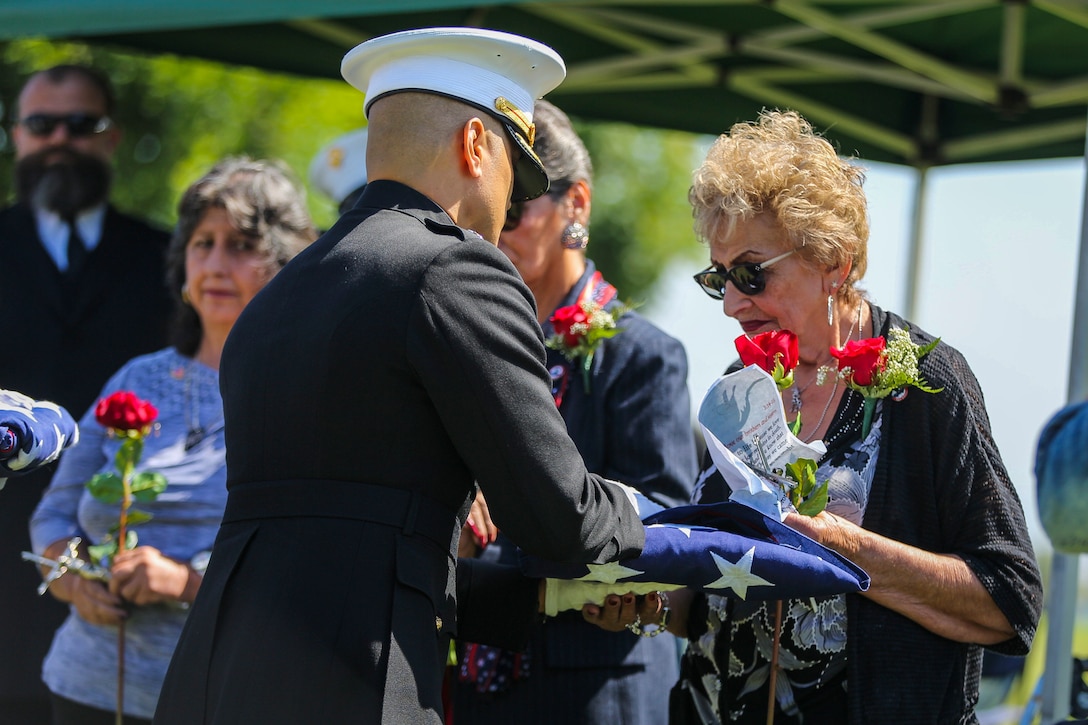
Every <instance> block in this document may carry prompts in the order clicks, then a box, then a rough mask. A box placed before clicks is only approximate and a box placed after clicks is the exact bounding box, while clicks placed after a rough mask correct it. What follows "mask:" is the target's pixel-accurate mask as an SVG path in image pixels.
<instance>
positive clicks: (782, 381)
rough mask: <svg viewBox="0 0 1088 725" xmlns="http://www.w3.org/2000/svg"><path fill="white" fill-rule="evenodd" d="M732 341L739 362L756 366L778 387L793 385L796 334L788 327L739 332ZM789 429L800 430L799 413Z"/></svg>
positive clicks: (795, 365)
mask: <svg viewBox="0 0 1088 725" xmlns="http://www.w3.org/2000/svg"><path fill="white" fill-rule="evenodd" d="M733 343H734V344H735V345H736V346H737V353H738V354H740V361H741V362H742V363H744V365H745V366H746V367H747V366H748V365H755V366H757V367H759V368H761V369H763V370H765V371H766V372H767V373H769V374H770V376H771V377H772V378H773V379H774V382H775V385H777V386H778V389H779V390H780V391H781V390H785V389H787V388H789V387H790V386H792V385H793V369H794V368H795V367H797V361H798V355H797V335H795V334H793V333H792V332H790V331H789V330H771V331H770V332H763V333H760V334H758V335H756V336H755V337H748V336H747V335H741V336H740V337H738V338H737V339H736V340H734V341H733ZM790 432H791V433H793V434H794V435H797V434H798V433H800V432H801V412H800V411H798V412H797V417H796V418H795V419H794V421H793V423H791V424H790Z"/></svg>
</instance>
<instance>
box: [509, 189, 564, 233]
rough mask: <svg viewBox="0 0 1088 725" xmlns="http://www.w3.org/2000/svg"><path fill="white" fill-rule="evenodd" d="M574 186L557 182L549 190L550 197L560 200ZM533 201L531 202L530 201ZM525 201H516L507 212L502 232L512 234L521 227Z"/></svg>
mask: <svg viewBox="0 0 1088 725" xmlns="http://www.w3.org/2000/svg"><path fill="white" fill-rule="evenodd" d="M571 186H573V184H571V183H569V182H557V183H555V184H552V186H551V188H550V189H548V196H550V197H551V198H553V199H558V198H559V197H561V196H563V195H564V194H566V193H567V191H568V190H569V189H570V187H571ZM530 201H531V200H530ZM525 203H526V202H524V201H515V202H514V203H512V204H511V205H510V208H509V209H507V210H506V221H505V222H503V225H502V230H503V231H504V232H512V231H514V230H515V229H517V228H518V226H520V225H521V216H522V215H523V214H524V213H525Z"/></svg>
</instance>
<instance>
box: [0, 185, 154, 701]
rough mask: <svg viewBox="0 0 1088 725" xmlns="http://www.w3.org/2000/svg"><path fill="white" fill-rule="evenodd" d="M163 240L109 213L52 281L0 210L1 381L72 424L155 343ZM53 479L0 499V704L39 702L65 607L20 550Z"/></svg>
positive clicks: (33, 244)
mask: <svg viewBox="0 0 1088 725" xmlns="http://www.w3.org/2000/svg"><path fill="white" fill-rule="evenodd" d="M168 239H169V235H168V234H167V233H166V232H164V231H161V230H158V229H153V228H152V227H150V226H148V225H147V224H145V223H144V222H142V221H140V220H138V219H134V218H133V217H130V216H126V215H124V214H121V213H120V212H118V211H116V210H114V209H113V208H109V209H107V211H106V216H105V220H104V222H103V229H102V239H101V242H100V243H99V245H98V246H97V247H96V248H95V249H94V250H93V251H92V252H91V253H90V255H89V256H88V258H87V262H86V264H85V266H84V267H83V270H82V271H81V272H80V274H79V275H78V276H77V277H76V278H75V279H74V280H70V281H66V280H64V279H63V278H62V276H61V274H60V272H59V271H58V270H57V267H56V265H55V264H54V262H53V259H52V258H51V257H50V256H49V254H48V252H46V251H45V248H44V247H43V246H42V243H41V240H40V239H39V237H38V231H37V227H36V225H35V222H34V215H33V213H32V211H31V210H30V208H29V207H27V206H26V205H23V204H15V205H14V206H10V207H8V208H6V209H4V210H2V211H0V311H2V312H0V314H2V315H3V327H4V333H5V339H6V344H5V345H4V347H3V352H2V354H0V385H2V386H3V387H5V388H10V389H12V390H18V391H19V392H21V393H25V394H26V395H29V396H31V397H33V398H37V399H41V400H51V401H54V402H56V403H60V404H61V405H63V406H64V407H66V408H67V409H68V410H69V411H71V413H72V415H73V416H75V417H77V418H78V417H79V416H80V415H82V413H83V411H84V410H86V409H87V408H88V407H89V406H90V405H91V404H92V403H93V402H94V400H95V396H97V395H98V393H99V392H100V391H101V389H102V385H103V384H104V383H105V382H106V380H107V379H108V378H109V376H110V375H112V374H113V373H114V372H116V370H117V369H118V368H119V367H121V365H122V364H124V363H125V362H127V361H128V360H129V359H130V358H132V357H135V356H136V355H142V354H144V353H147V352H151V351H153V350H157V349H159V348H161V347H163V346H164V345H165V344H166V326H167V319H168V316H169V309H170V300H169V295H168V294H167V291H166V286H165V283H164V282H163V279H164V266H163V260H164V257H165V253H166V246H167V242H168ZM51 476H52V471H51V470H43V471H38V472H36V473H33V474H30V475H28V476H26V477H24V478H20V479H18V480H17V481H12V482H11V483H10V484H9V485H8V486H6V487H5V489H4V491H3V492H0V622H3V623H4V624H3V626H0V699H4V698H8V697H18V698H26V697H30V696H31V695H34V694H36V695H39V696H41V697H44V696H45V695H46V692H45V689H44V686H43V685H42V684H41V663H42V659H43V658H44V657H45V653H46V650H47V649H48V647H49V643H50V642H51V641H52V638H53V632H54V631H55V630H56V628H57V627H58V626H60V623H61V622H62V621H63V619H64V615H65V614H66V608H65V607H64V606H62V605H61V604H59V603H58V602H56V601H55V600H54V599H53V598H52V597H50V596H43V597H39V596H37V594H36V592H35V588H36V587H37V584H38V582H39V581H40V577H39V576H38V574H37V572H36V570H35V567H34V566H33V565H31V564H28V563H26V562H23V561H22V560H21V559H20V558H19V552H20V551H23V550H27V549H29V548H30V540H29V537H28V533H27V522H28V520H29V518H30V514H31V512H32V511H33V510H34V506H35V505H36V504H37V503H38V499H39V498H41V492H42V490H43V489H44V488H45V486H46V484H48V482H49V479H50V477H51Z"/></svg>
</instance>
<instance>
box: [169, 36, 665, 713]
mask: <svg viewBox="0 0 1088 725" xmlns="http://www.w3.org/2000/svg"><path fill="white" fill-rule="evenodd" d="M342 71H343V73H344V76H345V78H346V79H347V80H348V81H349V82H350V83H351V84H352V85H354V86H356V87H357V88H359V89H360V90H363V91H364V92H365V93H366V109H365V110H366V113H367V116H368V119H369V133H370V149H369V150H368V155H367V166H368V171H369V176H370V179H369V183H368V184H367V188H366V190H365V191H364V193H363V195H362V197H361V199H360V200H359V202H358V203H357V204H356V205H355V207H354V208H353V209H352V210H351V211H349V212H348V213H347V214H345V215H344V216H343V217H341V218H340V220H339V221H338V222H337V223H336V225H334V227H333V228H332V229H331V230H330V231H329V232H328V233H327V234H326V235H325V236H323V237H322V238H321V239H319V240H318V241H317V242H315V243H314V245H312V246H311V247H310V248H309V249H307V250H306V251H304V252H303V253H302V254H300V255H299V256H298V257H296V258H295V260H293V261H292V262H291V263H290V264H288V265H287V266H286V267H285V268H284V269H283V271H281V272H280V273H279V274H278V275H277V276H276V278H275V279H274V280H272V282H270V283H269V285H268V286H267V287H266V288H265V289H264V290H263V291H262V292H261V293H260V294H259V295H258V296H257V297H256V298H255V299H254V300H253V301H252V302H251V303H250V304H249V306H248V307H247V308H246V310H245V312H244V313H243V314H242V316H241V318H240V319H239V320H238V322H237V323H236V325H235V327H234V329H233V331H232V333H231V336H230V338H229V340H228V341H227V345H226V348H225V350H224V353H223V361H222V367H221V371H220V376H221V387H222V390H223V398H224V411H225V416H226V438H227V451H228V453H227V471H228V473H227V475H228V489H229V499H228V503H227V511H226V514H225V516H224V523H223V526H222V528H221V529H220V533H219V537H218V539H217V541H216V544H215V548H214V550H213V553H212V556H211V563H210V566H209V568H208V571H207V575H206V577H205V579H204V583H203V586H202V587H201V592H200V596H199V597H198V599H197V601H196V603H195V605H194V607H193V609H192V612H191V615H190V618H189V621H188V623H187V626H186V630H185V632H184V633H183V634H182V638H181V642H180V643H179V646H178V649H177V651H176V653H175V656H174V660H173V663H172V665H171V670H170V672H169V674H168V675H167V680H166V684H165V686H164V688H163V692H162V696H161V699H160V702H159V707H158V710H157V713H156V722H157V723H161V724H170V723H185V724H186V725H191V724H192V723H198V722H207V723H232V724H233V723H251V722H260V723H298V722H329V723H338V722H362V723H377V722H382V723H390V724H392V723H396V724H397V725H403V724H409V723H428V724H431V725H433V724H436V723H440V722H441V716H440V714H439V713H440V711H441V695H440V684H441V679H442V670H443V665H444V662H445V659H446V656H447V653H448V651H449V641H450V638H451V637H452V636H453V635H455V634H457V635H458V636H465V637H468V638H471V639H474V640H475V641H484V642H491V643H493V644H497V645H500V646H511V645H513V646H517V645H519V644H521V643H523V642H524V640H525V638H526V637H527V635H528V631H529V629H530V625H531V623H532V622H533V621H534V619H535V618H536V617H537V615H536V608H537V592H538V585H537V583H536V582H532V581H528V582H526V581H523V580H521V579H520V577H519V576H518V575H517V572H516V570H514V571H513V576H511V575H510V572H509V571H508V570H500V571H497V572H496V571H491V570H488V569H485V568H484V567H483V566H482V565H480V564H477V563H473V562H466V563H465V564H464V565H463V566H456V567H455V564H456V562H455V559H454V557H453V553H454V551H455V545H456V541H457V538H458V534H459V532H460V530H461V526H462V525H463V523H464V519H465V516H466V513H467V509H468V505H469V503H470V502H471V500H472V498H473V495H474V486H473V482H474V481H477V482H478V483H479V485H480V487H481V489H482V490H483V491H484V492H485V494H486V496H487V500H488V502H489V506H490V510H491V512H492V515H493V517H494V519H495V520H496V522H497V523H498V525H499V526H501V527H502V529H503V530H504V531H505V532H507V534H509V535H510V537H511V538H512V539H513V540H514V541H515V542H517V543H518V544H519V545H521V546H522V547H523V548H525V549H526V550H527V551H529V552H532V553H535V554H538V555H540V556H544V557H547V558H549V559H553V560H562V561H575V560H577V561H587V562H598V563H600V562H606V561H612V560H616V559H620V558H626V557H630V556H633V555H636V554H637V553H638V552H639V551H640V550H641V546H642V542H643V536H644V534H643V528H642V525H641V522H640V521H639V519H638V514H637V513H636V512H635V510H634V508H632V507H631V506H630V505H629V503H628V500H627V492H626V491H625V490H624V489H623V488H622V487H620V486H618V485H615V484H613V483H610V482H607V481H605V480H604V479H601V478H599V477H598V476H595V475H593V474H590V473H588V472H587V471H586V468H585V465H584V463H583V461H582V459H581V457H580V456H579V455H578V452H577V449H576V448H575V446H574V444H573V442H572V441H571V440H570V438H569V437H568V435H567V433H566V428H565V425H564V423H563V420H562V418H561V417H560V415H559V413H558V411H557V410H556V407H555V403H554V402H553V400H552V397H551V392H550V383H549V377H548V372H547V370H546V368H545V363H544V361H545V350H544V345H543V338H542V334H541V330H540V326H539V324H538V323H537V321H536V312H535V309H534V303H533V298H532V295H531V293H530V291H529V289H528V288H527V287H526V286H525V285H524V283H522V281H521V280H520V277H519V276H518V274H517V272H516V270H515V269H514V267H513V266H512V264H511V263H510V262H509V261H508V260H507V258H506V257H505V255H503V254H502V253H501V252H500V251H499V250H498V249H497V248H496V246H495V244H494V242H495V240H496V239H497V238H498V232H499V230H500V228H501V226H502V223H503V219H504V218H505V214H506V207H507V205H508V203H509V201H510V199H511V193H513V198H514V199H528V198H533V197H535V196H539V195H540V194H542V193H544V191H545V190H546V189H547V176H546V174H545V173H544V170H543V166H542V165H541V163H540V160H539V159H538V158H537V157H536V155H535V154H534V153H533V152H532V140H533V126H532V108H533V100H534V99H535V98H538V97H540V96H542V95H543V94H544V93H546V92H547V91H549V90H551V89H552V88H554V87H555V86H556V85H557V84H558V83H559V82H560V81H561V80H562V78H563V76H564V74H565V70H564V67H563V63H562V60H561V59H560V58H559V56H558V55H557V54H556V53H555V52H554V51H552V50H551V49H550V48H547V47H546V46H543V45H541V44H539V43H536V42H534V41H530V40H527V39H525V38H520V37H517V36H512V35H509V34H505V33H498V32H495V31H487V30H479V29H466V28H439V29H423V30H415V31H406V32H403V33H395V34H393V35H389V36H383V37H380V38H376V39H373V40H371V41H368V42H366V43H363V44H362V45H360V46H358V47H357V48H355V49H354V50H352V51H351V52H349V53H348V55H347V56H346V57H345V59H344V63H343V66H342ZM409 120H411V122H409ZM416 121H418V126H415V125H414V124H415V123H416ZM447 130H449V132H447ZM427 134H430V135H429V136H427ZM406 138H408V139H413V141H412V142H411V144H407V145H406V144H405V143H404V139H406ZM375 149H378V150H379V151H377V152H375ZM473 229H475V230H476V231H472V230H473ZM477 232H478V233H477Z"/></svg>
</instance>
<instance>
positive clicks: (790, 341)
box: [735, 330, 797, 375]
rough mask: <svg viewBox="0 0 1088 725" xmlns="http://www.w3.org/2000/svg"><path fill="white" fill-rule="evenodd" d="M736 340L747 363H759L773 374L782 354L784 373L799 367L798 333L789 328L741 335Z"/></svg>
mask: <svg viewBox="0 0 1088 725" xmlns="http://www.w3.org/2000/svg"><path fill="white" fill-rule="evenodd" d="M735 342H736V345H737V352H738V353H740V361H741V362H742V363H744V364H745V365H758V366H759V367H761V368H763V369H764V370H766V371H767V372H768V373H771V374H772V375H773V374H774V367H775V358H776V357H778V356H781V361H780V362H781V363H782V368H783V369H784V371H785V372H784V373H783V374H784V375H789V373H790V371H791V370H793V369H794V368H795V367H797V335H794V334H793V333H792V332H790V331H789V330H771V331H770V332H764V333H761V334H759V335H756V336H755V337H752V338H749V337H748V336H747V335H741V336H740V337H738V338H737V339H736V341H735Z"/></svg>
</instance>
